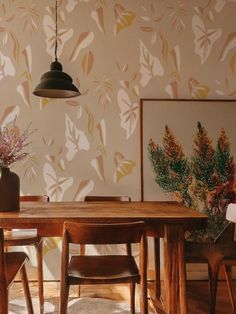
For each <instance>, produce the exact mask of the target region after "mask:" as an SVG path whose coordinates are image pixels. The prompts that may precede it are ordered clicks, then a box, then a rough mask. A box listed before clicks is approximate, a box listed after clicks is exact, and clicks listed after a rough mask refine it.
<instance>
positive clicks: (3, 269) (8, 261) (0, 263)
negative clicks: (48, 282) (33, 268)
mask: <svg viewBox="0 0 236 314" xmlns="http://www.w3.org/2000/svg"><path fill="white" fill-rule="evenodd" d="M26 261H28V256H27V255H26V254H25V253H24V252H9V253H8V252H7V253H5V252H4V234H3V229H2V228H0V314H8V289H9V287H10V286H11V284H12V283H13V281H14V279H15V277H16V275H17V273H18V272H20V275H21V279H22V282H23V288H24V292H25V297H26V303H27V309H28V313H30V314H32V313H33V306H32V300H31V297H30V290H29V285H28V279H27V275H26V269H25V263H26Z"/></svg>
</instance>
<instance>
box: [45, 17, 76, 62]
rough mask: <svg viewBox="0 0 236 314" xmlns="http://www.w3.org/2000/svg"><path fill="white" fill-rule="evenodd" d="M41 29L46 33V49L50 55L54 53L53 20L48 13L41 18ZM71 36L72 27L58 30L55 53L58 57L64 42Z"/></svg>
mask: <svg viewBox="0 0 236 314" xmlns="http://www.w3.org/2000/svg"><path fill="white" fill-rule="evenodd" d="M43 29H44V32H45V35H46V40H45V42H46V47H47V48H46V49H47V53H48V54H49V55H50V56H53V55H54V49H55V22H54V20H53V18H52V17H51V16H49V15H45V17H44V19H43ZM72 36H73V29H72V28H71V29H59V30H58V48H57V55H58V57H60V55H61V53H62V50H63V47H64V45H65V43H66V42H67V41H68V40H69V39H70V38H71V37H72Z"/></svg>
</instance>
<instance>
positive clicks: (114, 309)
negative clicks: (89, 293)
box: [9, 298, 140, 314]
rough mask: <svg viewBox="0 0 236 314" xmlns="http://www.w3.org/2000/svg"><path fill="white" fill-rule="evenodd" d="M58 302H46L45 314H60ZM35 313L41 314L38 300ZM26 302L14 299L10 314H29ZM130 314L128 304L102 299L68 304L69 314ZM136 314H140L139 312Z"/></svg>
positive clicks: (82, 299)
mask: <svg viewBox="0 0 236 314" xmlns="http://www.w3.org/2000/svg"><path fill="white" fill-rule="evenodd" d="M56 300H57V302H55V301H54V302H51V301H50V300H46V301H45V306H44V308H45V314H49V313H50V314H52V313H58V301H59V300H58V298H57V299H56ZM32 302H33V307H34V313H35V314H39V306H38V299H37V298H33V299H32ZM27 313H28V312H27V308H26V304H25V300H24V299H23V298H22V299H13V300H11V301H10V304H9V314H27ZM77 313H80V314H113V313H114V314H129V313H130V308H129V304H127V303H119V302H117V301H112V300H108V299H101V298H80V299H72V300H69V302H68V314H77ZM136 313H140V312H139V311H137V312H136Z"/></svg>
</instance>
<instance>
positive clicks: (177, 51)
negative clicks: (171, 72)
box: [171, 45, 180, 73]
mask: <svg viewBox="0 0 236 314" xmlns="http://www.w3.org/2000/svg"><path fill="white" fill-rule="evenodd" d="M171 55H172V57H173V61H174V65H175V68H176V70H177V71H178V73H179V72H180V48H179V45H176V46H175V47H174V49H173V50H172V51H171Z"/></svg>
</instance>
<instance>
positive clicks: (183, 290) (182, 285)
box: [178, 228, 188, 314]
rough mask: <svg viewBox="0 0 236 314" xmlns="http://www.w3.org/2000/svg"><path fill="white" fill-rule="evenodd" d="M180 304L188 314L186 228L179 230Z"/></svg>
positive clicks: (181, 308)
mask: <svg viewBox="0 0 236 314" xmlns="http://www.w3.org/2000/svg"><path fill="white" fill-rule="evenodd" d="M178 254H179V257H178V261H179V306H180V313H181V314H187V312H188V311H187V299H186V264H185V260H184V230H183V229H182V228H181V229H180V230H179V247H178Z"/></svg>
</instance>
